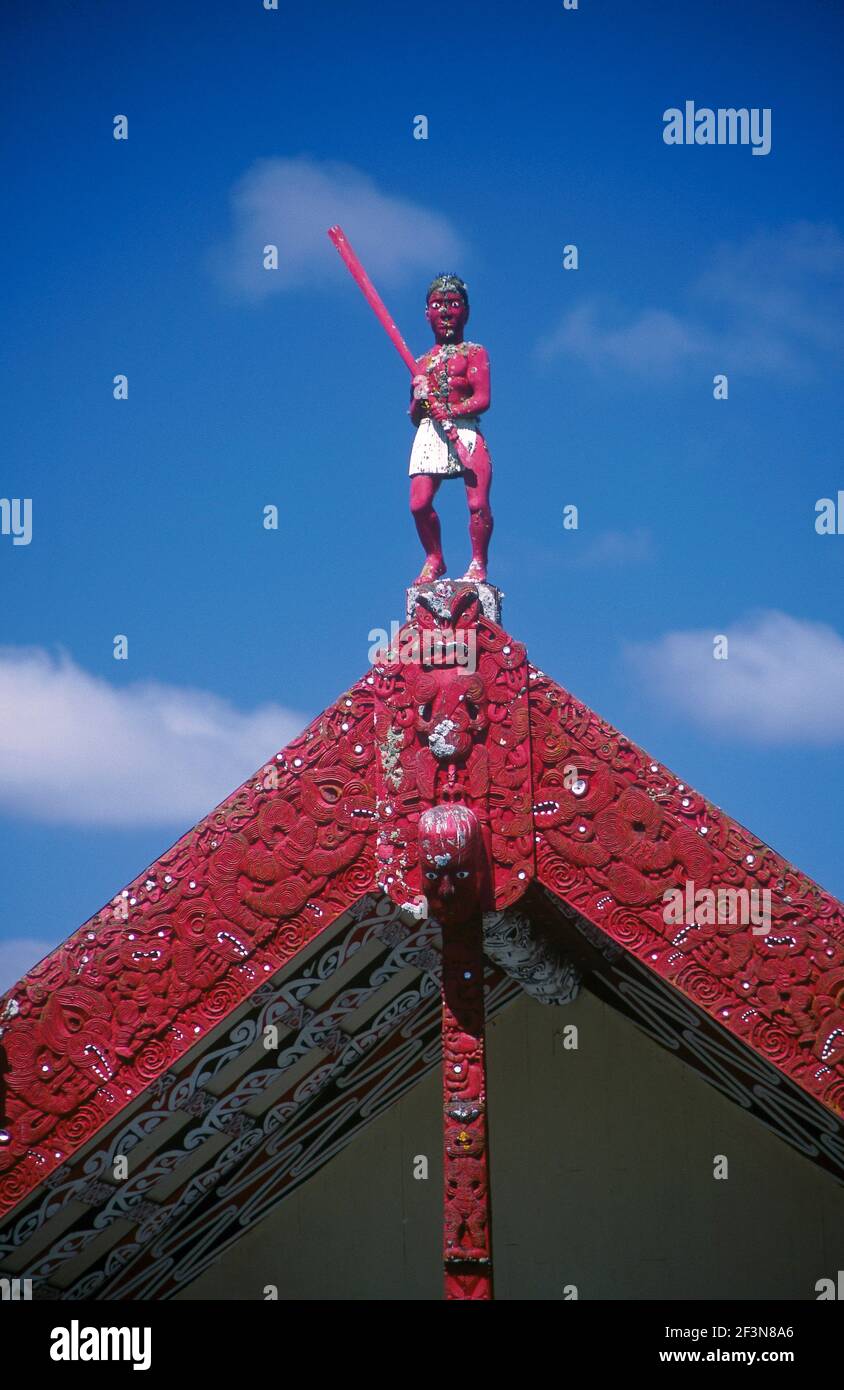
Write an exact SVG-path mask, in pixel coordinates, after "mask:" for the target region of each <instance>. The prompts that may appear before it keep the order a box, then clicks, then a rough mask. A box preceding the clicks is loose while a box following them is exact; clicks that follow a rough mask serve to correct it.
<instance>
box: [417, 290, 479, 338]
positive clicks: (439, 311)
mask: <svg viewBox="0 0 844 1390" xmlns="http://www.w3.org/2000/svg"><path fill="white" fill-rule="evenodd" d="M426 306H427V307H426V309H425V317H426V319H427V320H428V322H429V324H430V325H431V327H432V328H433V330H434V337H435V338H436V340H437V342H438V343H459V342H460V341H461V340H462V338H463V329H464V328H465V327H466V324H467V322H468V320H469V291H468V289H467V288H466V282H465V281H464V280H461V279H460V276H459V275H437V276H436V278H435V279H434V280H432V281H431V283H430V285H429V286H428V294H427V296H426Z"/></svg>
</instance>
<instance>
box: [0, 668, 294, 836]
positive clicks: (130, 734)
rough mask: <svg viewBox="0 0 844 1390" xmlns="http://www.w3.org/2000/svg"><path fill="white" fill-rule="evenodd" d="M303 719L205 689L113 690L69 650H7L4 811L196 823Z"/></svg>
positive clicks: (37, 816)
mask: <svg viewBox="0 0 844 1390" xmlns="http://www.w3.org/2000/svg"><path fill="white" fill-rule="evenodd" d="M305 723H306V720H305V719H303V718H302V717H301V716H299V715H297V714H295V713H293V712H292V711H290V710H286V709H282V708H281V707H280V706H278V705H263V706H261V707H260V708H258V709H256V710H254V711H252V712H251V713H246V714H244V713H241V712H240V711H239V710H237V709H235V708H234V707H233V706H232V705H231V704H229V703H228V702H227V701H226V700H222V699H220V698H219V697H218V696H216V695H211V694H208V693H206V692H203V691H201V690H192V689H190V688H187V687H178V686H172V685H162V684H158V683H156V682H145V683H138V684H134V685H128V686H124V687H123V688H117V687H116V686H114V685H111V684H109V682H108V681H105V680H102V679H100V678H99V677H97V676H92V675H89V674H88V673H87V672H85V671H83V670H82V669H81V668H80V667H79V666H77V665H76V664H75V663H74V662H73V661H72V660H71V659H70V658H69V657H67V656H60V657H52V656H50V655H49V654H48V653H47V652H45V651H43V650H40V649H30V648H10V647H6V648H0V812H5V813H7V814H14V815H17V816H20V817H24V818H27V819H31V820H39V821H48V822H52V823H55V824H59V823H60V824H65V825H110V826H136V825H174V826H188V825H191V824H192V823H193V822H194V821H196V820H198V819H199V818H200V817H201V816H203V815H205V814H206V813H207V812H208V811H210V810H212V809H213V808H214V806H216V805H217V804H218V803H219V802H220V801H222V800H223V798H224V797H225V796H227V795H228V794H229V792H231V791H234V790H235V789H236V788H237V787H238V786H240V784H241V782H243V781H245V780H246V778H247V777H248V776H250V775H251V774H252V773H253V772H254V771H255V770H256V769H257V768H258V767H260V766H261V765H262V764H263V763H266V762H267V761H268V760H269V759H270V758H272V757H273V756H274V754H275V753H276V752H277V751H278V749H279V748H281V747H283V746H284V744H285V743H287V742H288V741H289V740H290V739H291V738H292V737H293V736H294V735H295V734H297V733H299V731H300V730H301V729H302V727H303V725H304V724H305Z"/></svg>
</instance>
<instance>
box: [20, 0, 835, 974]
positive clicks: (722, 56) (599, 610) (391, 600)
mask: <svg viewBox="0 0 844 1390" xmlns="http://www.w3.org/2000/svg"><path fill="white" fill-rule="evenodd" d="M429 9H430V7H429ZM426 13H427V12H426ZM430 14H431V17H430V18H428V17H425V15H423V14H422V12H420V11H419V10H418V8H417V9H413V8H412V7H405V6H396V5H392V4H389V5H388V4H377V5H376V4H368V3H363V4H360V5H358V6H348V5H346V4H339V3H327V4H319V5H312V6H301V7H290V6H288V5H286V4H285V3H284V0H282V3H281V7H280V10H279V11H278V12H267V11H265V10H264V9H263V8H262V5H261V3H260V0H249V2H248V3H247V2H246V0H240V3H234V0H232V3H225V4H223V3H214V0H209V2H208V3H199V0H193V2H192V3H178V2H177V0H171V3H168V4H166V5H165V4H158V3H155V0H144V3H140V0H130V3H125V4H122V5H120V6H109V5H103V4H94V3H84V2H83V3H80V4H76V5H74V6H72V7H69V6H66V5H64V4H57V3H50V2H49V0H48V3H44V4H39V5H37V6H32V5H26V4H23V3H16V4H12V5H9V6H7V7H5V9H4V17H3V21H2V23H3V28H4V46H5V48H6V50H7V53H8V55H9V63H8V80H7V83H6V85H5V91H4V93H3V96H2V98H1V99H0V100H2V106H3V113H2V115H3V118H2V122H0V129H1V130H2V151H3V155H2V158H3V182H4V190H5V193H6V217H5V219H4V232H3V236H4V240H5V243H6V246H5V258H4V259H5V264H6V267H7V271H6V285H5V287H4V288H5V290H6V298H7V314H6V325H7V326H6V332H5V335H4V341H3V348H2V358H3V409H2V416H0V430H2V469H1V470H0V496H3V497H7V498H14V497H17V498H31V499H32V505H33V513H32V516H33V527H32V539H31V542H30V544H29V545H20V546H15V545H13V544H12V538H11V537H10V536H0V583H2V596H3V598H2V607H1V608H0V614H2V616H0V648H2V650H0V714H2V731H0V846H2V879H0V882H2V891H1V892H0V988H2V986H3V985H4V984H8V983H10V982H11V980H12V979H13V978H14V977H16V975H17V974H18V973H19V972H20V971H22V970H23V969H25V968H26V966H27V965H28V964H30V963H32V962H33V961H34V959H35V958H36V957H37V956H39V955H40V954H42V953H43V951H44V950H46V949H47V948H49V947H51V946H52V945H54V944H56V943H57V942H58V941H60V940H61V939H63V938H64V937H65V936H66V935H67V934H68V933H69V932H70V931H72V930H73V929H74V928H75V927H76V926H77V925H79V924H80V923H81V922H82V921H83V920H84V919H85V918H86V917H88V916H89V915H90V914H91V913H92V912H94V911H96V910H97V909H98V908H99V907H101V906H102V904H103V903H104V902H106V901H107V900H108V899H110V898H111V897H112V896H113V895H114V894H115V893H116V892H118V891H119V889H120V888H121V887H122V886H123V885H124V883H126V882H127V881H128V880H129V879H130V878H131V877H132V876H133V875H134V874H135V873H137V872H139V871H140V870H141V869H142V868H144V867H145V866H146V864H147V863H148V862H149V861H150V860H152V859H153V858H155V857H156V855H157V854H159V853H160V852H161V851H162V850H163V849H164V848H166V846H167V845H168V844H170V843H171V842H172V841H173V840H174V839H175V838H177V836H178V835H179V834H180V833H181V832H182V831H183V830H185V829H186V828H188V826H189V825H190V824H192V823H193V821H194V820H195V819H197V818H198V817H199V816H200V815H201V814H202V813H203V812H204V811H205V810H207V809H210V807H211V806H212V805H213V804H214V803H215V802H216V801H217V800H219V799H220V798H221V797H222V796H223V795H225V794H226V793H227V792H228V791H229V790H231V789H233V788H234V786H236V785H237V784H238V783H239V781H241V780H243V778H245V777H246V776H247V775H248V774H249V772H250V771H251V770H253V768H254V767H256V766H258V765H259V764H260V763H261V762H262V761H264V760H265V759H266V758H267V757H269V756H270V755H271V754H272V752H273V751H274V750H275V748H276V746H280V745H281V744H282V743H283V742H284V741H285V740H286V738H288V737H289V736H290V735H291V734H292V733H293V732H295V731H296V730H297V729H298V728H299V727H300V726H301V725H302V724H303V723H304V722H305V720H306V719H307V718H309V717H310V716H312V715H313V714H315V713H316V712H317V711H318V710H319V709H321V708H322V707H323V706H324V705H326V704H328V703H329V702H330V701H331V700H332V699H333V698H334V696H335V695H336V694H337V693H339V691H340V690H341V689H343V688H344V687H345V686H346V685H348V684H349V683H350V682H351V681H352V680H354V679H355V678H356V677H357V676H358V675H359V674H360V673H361V672H362V671H363V669H364V668H365V666H366V664H367V649H368V646H369V639H368V634H369V631H370V629H372V628H374V627H379V626H383V627H389V624H390V621H391V619H393V618H399V617H401V615H402V609H403V594H404V588H405V586H406V584H407V583H408V582H409V581H410V580H411V579H412V578H413V576H414V575H415V573H416V572H417V569H418V567H419V563H420V558H421V554H420V552H419V551H418V543H417V540H416V537H415V533H414V531H413V527H412V523H411V520H410V517H409V514H408V511H407V500H406V491H407V476H406V475H407V458H408V453H409V449H410V444H411V433H412V432H411V427H410V425H409V423H408V421H407V418H406V415H405V410H406V398H407V386H408V383H407V375H406V371H405V369H404V367H403V366H402V365H401V363H400V362H399V360H398V358H397V357H396V356H395V354H394V352H393V350H392V348H391V347H390V345H389V344H388V342H387V340H386V339H385V338H384V337H383V335H382V333H381V330H380V329H379V328H378V326H377V324H376V323H375V321H374V319H373V318H372V316H371V315H370V313H369V311H368V310H367V309H366V306H365V305H364V303H363V300H362V299H361V298H360V296H359V295H358V293H357V291H356V290H355V289H354V286H353V285H352V284H351V282H350V281H349V280H348V277H347V276H346V275H345V272H344V271H343V269H342V267H341V266H340V264H339V261H338V259H337V257H336V253H335V252H334V251H333V249H332V248H331V246H330V244H329V243H328V241H327V239H326V238H325V236H324V228H325V227H326V226H327V225H328V223H329V222H333V221H340V222H341V223H342V224H343V225H344V227H345V228H346V231H347V232H348V234H349V236H350V238H351V240H352V242H353V244H354V245H355V246H356V248H357V249H358V251H359V252H360V253H361V255H362V257H363V259H364V261H365V263H366V265H367V268H368V269H369V271H370V273H371V275H372V277H373V279H374V280H375V282H376V284H377V285H378V286H379V288H381V290H382V292H383V293H384V296H385V298H386V299H387V302H388V304H389V307H390V309H391V311H392V312H393V314H394V316H395V318H396V319H397V321H398V322H399V324H400V326H401V328H402V330H403V332H404V335H405V337H406V338H407V339H408V341H409V342H410V344H411V345H412V346H413V347H414V348H415V349H416V350H417V351H421V350H422V349H423V348H425V347H426V346H427V345H428V342H429V337H428V329H427V325H426V324H425V321H424V318H423V316H422V309H423V299H424V290H425V287H426V285H427V283H428V281H429V279H430V278H431V276H432V275H433V274H434V273H435V272H437V271H439V270H441V269H443V268H448V269H452V268H453V269H455V270H457V271H458V272H459V273H461V274H462V275H464V277H465V278H466V279H467V281H468V282H469V286H470V293H471V299H472V319H471V323H470V328H469V334H470V336H471V337H473V338H474V339H475V340H477V341H480V342H482V343H484V344H485V346H486V347H487V348H488V349H489V352H490V356H491V360H492V380H493V405H492V410H491V412H490V414H489V416H488V417H487V438H488V441H489V444H490V448H491V452H492V456H493V460H494V466H495V484H494V488H493V504H494V511H495V517H496V534H495V537H494V540H493V548H492V566H491V574H490V577H491V579H492V580H493V581H494V582H497V583H498V584H499V585H500V586H501V587H502V588H503V589H504V590H505V592H506V596H507V597H506V604H505V622H506V624H507V626H508V627H509V629H510V630H511V631H512V632H513V633H514V634H515V635H516V636H518V637H519V638H520V639H521V640H524V641H526V642H527V644H528V649H529V653H530V655H531V658H532V659H533V660H534V661H535V662H536V663H537V664H538V665H540V666H542V667H543V668H544V669H545V670H547V671H548V672H549V673H550V674H552V675H553V676H554V677H555V678H556V679H558V680H559V681H560V682H561V683H562V684H564V685H566V686H567V687H568V688H569V689H571V690H572V691H574V693H575V694H577V695H578V696H579V697H580V698H582V699H583V700H585V701H586V702H587V703H589V704H590V705H592V707H593V708H595V709H596V710H598V711H599V712H600V713H601V714H602V715H603V716H604V717H605V718H607V719H609V720H611V721H612V722H613V723H615V724H616V725H617V726H619V727H620V728H621V729H622V730H623V731H624V732H625V733H627V734H628V735H629V736H630V737H632V738H634V739H635V740H637V741H638V742H640V743H642V744H643V745H644V746H645V747H646V748H647V749H648V750H649V751H650V752H651V753H653V754H654V755H655V756H658V757H659V758H660V759H661V760H663V761H664V762H666V763H667V764H668V765H669V767H672V768H673V769H674V770H675V771H676V772H677V773H678V774H679V775H681V776H682V777H683V778H684V779H685V780H687V781H688V782H689V783H690V784H692V785H694V786H696V787H697V788H698V789H699V790H700V791H701V792H703V793H704V794H705V795H707V796H708V797H710V798H711V799H712V800H714V801H715V802H717V803H718V804H720V805H722V806H723V807H724V808H725V809H726V810H728V811H729V812H730V813H731V814H732V815H734V816H735V817H736V818H737V819H739V820H741V821H742V822H743V823H745V824H747V825H748V826H750V827H751V828H752V829H753V830H754V831H755V832H756V833H757V834H759V835H760V836H761V837H762V838H763V839H765V840H767V841H768V842H769V843H771V844H773V845H774V847H775V848H777V849H778V850H780V851H781V852H782V853H784V854H785V855H787V856H788V857H789V858H791V859H793V860H794V861H795V862H796V863H797V864H798V865H799V866H800V867H801V868H803V869H804V870H805V871H806V872H808V873H810V874H811V875H813V876H814V877H816V878H817V879H818V880H819V881H820V882H821V883H822V884H824V886H826V887H828V888H830V889H831V890H833V891H835V892H838V893H839V894H844V868H842V864H841V854H840V843H841V834H840V826H841V817H840V812H839V806H840V802H841V799H842V792H844V751H843V750H844V636H842V634H844V614H842V600H841V591H842V558H843V557H844V535H841V536H819V535H818V534H817V533H816V531H815V526H814V522H815V504H816V501H817V500H818V499H819V498H822V497H832V498H835V497H836V495H837V490H838V488H844V465H842V461H841V423H842V420H841V416H842V405H841V393H840V390H836V387H837V384H838V381H839V380H840V369H841V356H842V317H841V309H842V283H844V239H842V223H843V222H844V216H843V215H842V208H841V179H840V166H839V165H838V162H837V157H838V149H837V146H838V139H837V134H836V132H837V130H838V127H839V120H840V116H839V106H838V91H839V89H840V87H839V82H838V78H839V76H840V73H839V71H838V66H839V62H840V43H841V37H842V21H841V14H840V11H838V10H837V9H836V7H833V6H830V5H829V4H827V3H811V0H809V3H804V4H802V5H800V6H797V5H794V4H790V3H778V2H777V0H774V2H773V3H771V0H768V2H767V3H741V4H729V3H726V0H723V2H722V0H711V2H710V3H706V4H702V5H698V6H695V7H693V8H688V7H681V6H677V5H675V4H669V3H667V2H666V3H648V4H647V5H637V4H630V3H629V0H625V3H622V0H611V2H610V3H606V2H605V3H598V2H597V0H580V5H579V7H578V9H577V10H576V11H566V10H564V9H563V7H562V4H561V3H560V0H555V3H536V4H533V5H531V6H523V7H513V6H512V5H504V4H498V3H484V4H476V3H472V0H469V3H466V4H464V5H463V6H461V7H460V10H459V12H458V11H454V12H430ZM686 100H693V101H695V103H696V105H697V106H698V107H703V106H708V107H713V108H715V107H718V106H733V107H739V106H745V107H759V108H769V109H770V111H771V132H772V147H771V151H770V153H769V154H767V155H764V156H761V157H759V156H754V155H753V154H752V151H751V149H750V148H749V147H748V146H733V147H729V146H710V147H704V146H688V147H687V146H681V147H672V146H668V145H666V144H665V143H664V142H663V139H662V131H663V120H662V115H663V111H664V110H666V109H667V108H669V107H674V106H677V107H682V106H683V104H684V102H685V101H686ZM117 114H125V115H126V116H127V117H128V122H129V139H128V140H126V141H122V142H121V141H115V140H114V139H113V138H112V123H113V118H114V116H115V115H117ZM420 114H424V115H426V116H427V118H428V139H427V140H417V139H414V137H413V128H414V117H415V116H418V115H420ZM267 242H274V243H276V244H278V246H279V251H280V269H279V271H277V272H269V271H264V270H263V269H261V268H260V255H261V250H262V247H263V245H264V244H265V243H267ZM567 244H575V245H577V247H578V252H579V268H578V269H577V270H576V271H573V270H568V271H567V270H565V269H564V268H563V247H564V246H565V245H567ZM117 373H125V374H126V375H127V376H128V379H129V397H128V399H127V400H126V401H115V400H114V399H113V396H112V390H113V385H112V382H113V378H114V376H115V374H117ZM716 373H726V374H727V376H728V379H729V397H728V399H727V400H726V401H715V400H714V399H713V384H712V379H713V376H714V375H715V374H716ZM441 496H442V498H443V506H442V512H443V516H444V528H445V539H446V557H447V559H448V560H449V562H450V567H451V569H452V572H454V573H457V574H460V573H462V569H463V567H464V566H465V563H466V561H467V559H468V544H467V538H466V530H465V504H464V500H463V497H462V489H461V488H460V485H459V484H453V485H452V486H451V488H450V489H448V488H447V489H444V490H443V493H442V494H441ZM572 503H574V504H576V505H577V507H578V509H579V522H580V524H579V529H578V530H577V531H576V532H571V531H566V530H564V528H563V524H562V523H563V508H564V507H565V506H566V505H568V504H572ZM269 504H273V505H276V506H277V507H278V508H279V527H278V530H277V531H275V532H272V531H267V530H265V529H264V528H263V526H262V518H263V508H264V507H265V506H267V505H269ZM842 527H844V521H843V522H842ZM117 634H125V635H126V636H127V638H128V650H129V658H128V660H126V661H116V660H115V659H114V657H113V654H112V653H113V639H114V637H115V635H117ZM718 634H724V635H727V636H728V637H729V639H730V647H729V658H728V660H727V661H721V662H716V661H715V660H714V659H713V656H712V646H713V637H714V636H715V635H718Z"/></svg>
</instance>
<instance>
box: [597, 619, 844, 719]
mask: <svg viewBox="0 0 844 1390" xmlns="http://www.w3.org/2000/svg"><path fill="white" fill-rule="evenodd" d="M722 634H723V635H724V636H726V637H727V638H728V641H729V655H728V657H727V659H726V660H720V661H719V660H716V659H715V657H714V656H713V639H714V638H715V636H716V635H722ZM625 655H626V658H627V660H628V662H629V664H630V666H631V667H632V669H633V670H634V671H635V672H636V674H637V675H638V677H639V679H640V681H641V683H642V685H643V686H644V687H645V689H646V690H647V692H648V693H649V694H650V695H652V696H654V697H656V698H659V699H661V700H662V701H663V702H664V703H666V704H668V705H670V706H672V707H673V708H674V709H676V710H677V711H679V712H680V713H681V714H683V715H685V716H687V717H688V718H690V719H692V720H693V721H694V722H695V723H698V724H701V725H703V726H704V727H706V728H707V729H710V730H714V731H715V732H718V733H721V734H723V735H725V736H729V737H733V738H737V739H741V740H744V741H746V742H749V743H772V744H786V743H793V744H800V743H803V744H832V743H837V742H840V741H842V740H844V639H842V637H841V635H840V634H839V633H838V632H836V631H835V629H834V628H832V627H829V626H828V625H827V624H826V623H816V622H809V621H805V620H801V619H799V618H792V617H790V616H789V615H788V614H787V613H779V612H776V611H765V612H760V613H754V614H751V615H750V616H748V617H746V618H744V619H743V620H742V621H740V622H737V623H734V624H731V625H730V626H728V627H726V628H724V629H722V633H718V634H716V633H715V632H714V631H709V630H700V631H687V632H669V633H666V634H665V636H664V637H661V638H659V639H658V640H657V641H655V642H641V643H627V644H626V645H625Z"/></svg>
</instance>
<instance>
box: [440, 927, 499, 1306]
mask: <svg viewBox="0 0 844 1390" xmlns="http://www.w3.org/2000/svg"><path fill="white" fill-rule="evenodd" d="M442 1029H443V1034H442V1036H443V1112H444V1113H443V1174H444V1206H443V1261H444V1267H445V1296H446V1298H447V1299H488V1298H492V1296H493V1289H492V1211H491V1205H490V1183H489V1148H488V1128H487V1110H486V1096H487V1087H486V1055H485V1042H484V952H483V925H482V920H481V915H480V913H475V914H474V915H473V916H472V917H471V918H470V919H469V921H468V922H466V923H464V924H463V925H462V926H459V927H457V926H452V927H445V928H444V929H443V1022H442Z"/></svg>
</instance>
